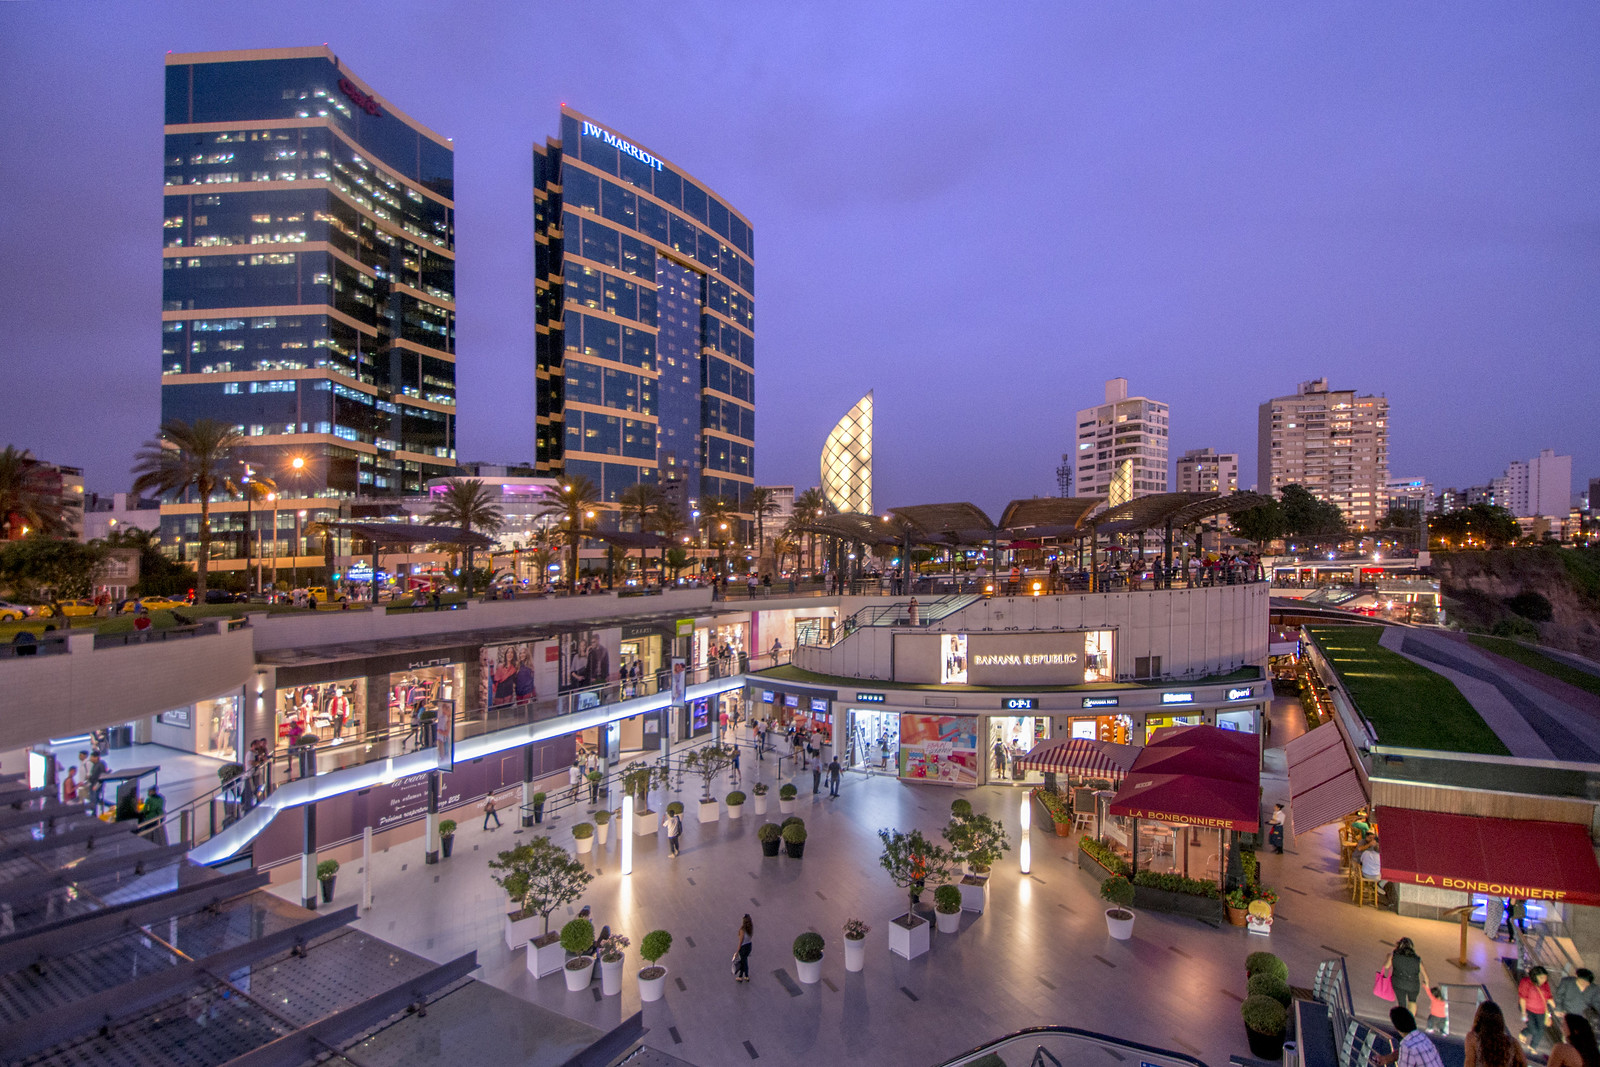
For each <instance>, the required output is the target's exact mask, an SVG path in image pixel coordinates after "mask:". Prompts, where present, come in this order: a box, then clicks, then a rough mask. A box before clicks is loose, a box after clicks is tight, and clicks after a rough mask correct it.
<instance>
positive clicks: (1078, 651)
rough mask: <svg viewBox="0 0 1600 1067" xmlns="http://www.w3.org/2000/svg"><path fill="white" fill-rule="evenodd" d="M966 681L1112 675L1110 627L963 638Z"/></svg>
mask: <svg viewBox="0 0 1600 1067" xmlns="http://www.w3.org/2000/svg"><path fill="white" fill-rule="evenodd" d="M967 652H968V655H967V678H966V681H967V683H968V684H969V685H1082V684H1083V683H1084V682H1099V681H1105V680H1107V679H1109V678H1111V677H1112V676H1113V670H1112V667H1111V663H1112V659H1111V631H1110V630H1079V631H1075V632H1069V633H1015V634H1005V633H1000V634H996V633H982V634H970V635H968V637H967Z"/></svg>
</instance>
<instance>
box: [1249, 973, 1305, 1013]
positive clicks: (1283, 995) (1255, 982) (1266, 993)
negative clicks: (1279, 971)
mask: <svg viewBox="0 0 1600 1067" xmlns="http://www.w3.org/2000/svg"><path fill="white" fill-rule="evenodd" d="M1244 988H1245V992H1246V993H1247V994H1248V995H1250V996H1252V997H1271V998H1272V999H1273V1000H1276V1001H1277V1002H1278V1003H1279V1004H1282V1005H1283V1006H1284V1007H1285V1008H1287V1007H1288V1006H1289V1005H1290V1004H1291V1003H1293V1001H1294V993H1293V992H1292V991H1291V990H1290V989H1289V983H1288V982H1285V981H1284V980H1283V979H1282V978H1279V977H1278V976H1277V975H1276V974H1274V973H1273V972H1271V971H1261V972H1259V973H1257V974H1252V975H1251V976H1250V979H1249V980H1248V981H1247V982H1245V984H1244Z"/></svg>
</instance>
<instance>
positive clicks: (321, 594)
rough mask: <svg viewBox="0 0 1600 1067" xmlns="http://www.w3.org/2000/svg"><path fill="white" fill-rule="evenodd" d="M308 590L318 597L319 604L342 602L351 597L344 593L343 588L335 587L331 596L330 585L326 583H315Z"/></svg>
mask: <svg viewBox="0 0 1600 1067" xmlns="http://www.w3.org/2000/svg"><path fill="white" fill-rule="evenodd" d="M306 592H308V593H310V594H311V595H312V596H314V597H316V598H317V603H318V604H342V603H344V602H345V601H346V600H348V599H350V598H349V597H347V596H345V595H344V592H343V591H342V590H338V589H335V590H334V591H333V595H331V596H330V595H329V594H328V587H327V586H325V585H314V586H312V587H311V588H310V589H308V590H306Z"/></svg>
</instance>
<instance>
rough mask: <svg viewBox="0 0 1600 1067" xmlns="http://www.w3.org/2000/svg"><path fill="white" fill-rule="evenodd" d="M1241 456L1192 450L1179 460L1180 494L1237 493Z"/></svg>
mask: <svg viewBox="0 0 1600 1067" xmlns="http://www.w3.org/2000/svg"><path fill="white" fill-rule="evenodd" d="M1238 491H1239V453H1237V452H1214V451H1212V450H1211V449H1209V448H1191V449H1190V450H1189V451H1187V452H1185V453H1184V454H1183V455H1181V456H1179V457H1178V492H1180V493H1237V492H1238Z"/></svg>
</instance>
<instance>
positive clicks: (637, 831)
mask: <svg viewBox="0 0 1600 1067" xmlns="http://www.w3.org/2000/svg"><path fill="white" fill-rule="evenodd" d="M659 829H661V813H660V812H659V811H636V812H634V813H633V836H634V837H654V836H655V835H656V831H657V830H659Z"/></svg>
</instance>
